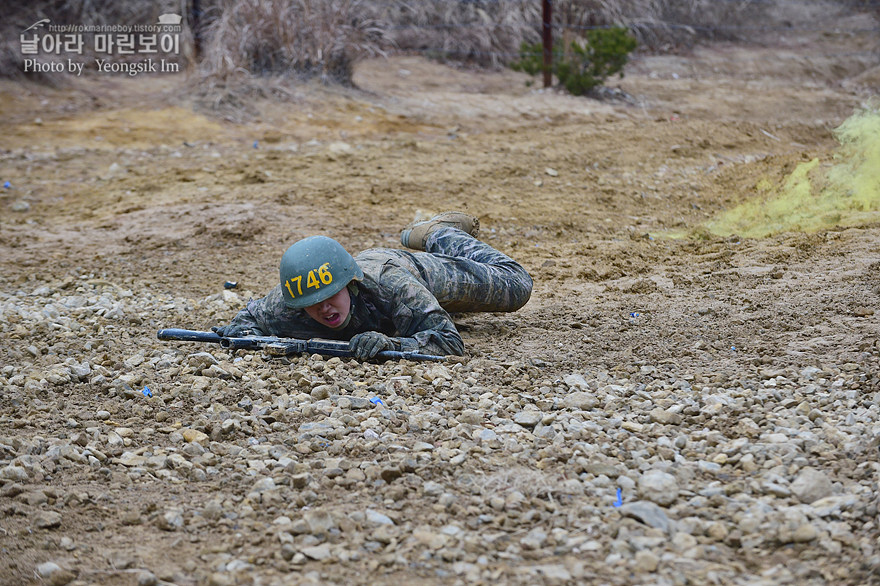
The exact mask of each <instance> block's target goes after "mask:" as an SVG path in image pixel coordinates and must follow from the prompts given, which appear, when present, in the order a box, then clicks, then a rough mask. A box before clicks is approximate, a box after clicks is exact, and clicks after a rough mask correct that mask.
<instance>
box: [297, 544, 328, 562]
mask: <svg viewBox="0 0 880 586" xmlns="http://www.w3.org/2000/svg"><path fill="white" fill-rule="evenodd" d="M301 551H302V553H303V555H305V556H306V557H307V558H309V559H313V560H315V561H319V562H320V561H323V560H326V559H328V558H329V557H330V544H329V543H322V544H321V545H315V546H312V547H304V548H302V550H301Z"/></svg>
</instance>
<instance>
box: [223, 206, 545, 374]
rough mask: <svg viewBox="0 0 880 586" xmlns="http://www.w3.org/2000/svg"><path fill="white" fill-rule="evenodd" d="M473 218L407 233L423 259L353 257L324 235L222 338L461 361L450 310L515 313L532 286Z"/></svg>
mask: <svg viewBox="0 0 880 586" xmlns="http://www.w3.org/2000/svg"><path fill="white" fill-rule="evenodd" d="M479 225H480V223H479V220H478V219H477V218H475V217H472V216H469V215H467V214H464V213H461V212H444V213H442V214H438V215H436V216H434V217H433V218H431V219H430V220H425V221H422V222H416V223H413V224H410V225H409V226H407V227H406V228H405V229H404V230H403V232H401V234H400V242H401V243H402V244H403V245H404V246H406V247H408V248H412V249H416V250H420V251H424V252H408V251H404V250H393V249H388V248H373V249H369V250H365V251H364V252H361V253H360V254H358V255H357V256H356V257H352V256H351V255H350V254H349V253H348V252H346V251H345V249H344V248H343V247H342V245H340V244H339V243H338V242H336V241H335V240H333V239H332V238H328V237H326V236H310V237H308V238H305V239H303V240H300V241H299V242H296V243H295V244H293V245H292V246H291V247H290V248H288V249H287V251H286V252H285V253H284V255H283V256H282V257H281V268H280V273H281V283H280V284H279V285H278V286H277V287H275V288H274V289H272V291H270V292H269V294H268V295H266V296H265V297H263V298H262V299H257V300H251V301H249V302H248V304H247V307H246V308H245V309H242V310H241V311H240V312H239V313H238V315H236V316H235V318H234V319H233V320H232V322H231V323H230V324H229V325H226V326H219V327H214V328H212V329H213V331H215V332H217V333H218V334H220V335H221V336H228V337H241V336H278V337H288V338H326V339H331V340H350V342H349V348H350V349H351V351H352V353H353V354H354V355H355V357H357V358H358V359H361V360H365V359H368V358H372V357H374V356H376V354H377V353H378V352H380V351H382V350H397V351H402V352H420V353H426V354H455V355H462V354H464V343H463V342H462V339H461V336H460V335H459V333H458V330H456V329H455V325H454V324H453V322H452V318H451V317H450V316H449V313H448V312H471V311H516V310H517V309H519V308H520V307H522V306H523V305H525V304H526V302H527V301H528V300H529V296H530V295H531V293H532V278H531V277H530V276H529V274H528V273H527V272H526V271H525V269H524V268H523V267H522V266H520V265H519V264H518V263H517V262H515V261H514V260H513V259H511V258H509V257H507V256H505V255H504V254H501V253H500V252H498V251H497V250H495V249H494V248H492V247H491V246H489V245H488V244H486V243H484V242H481V241H479V240H477V238H476V236H477V233H478V232H479Z"/></svg>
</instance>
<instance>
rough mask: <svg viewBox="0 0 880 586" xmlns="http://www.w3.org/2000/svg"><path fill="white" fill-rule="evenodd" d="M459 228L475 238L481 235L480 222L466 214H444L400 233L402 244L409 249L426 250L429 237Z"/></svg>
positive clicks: (412, 225) (415, 223) (411, 225)
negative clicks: (441, 231) (447, 229)
mask: <svg viewBox="0 0 880 586" xmlns="http://www.w3.org/2000/svg"><path fill="white" fill-rule="evenodd" d="M447 227H449V228H458V229H459V230H462V231H464V232H467V233H468V234H470V235H471V236H473V237H476V236H477V234H479V233H480V220H479V219H478V218H475V217H474V216H471V215H468V214H465V213H464V212H443V213H441V214H437V215H436V216H434V217H433V218H431V219H430V220H422V221H421V222H413V223H412V224H410V225H409V226H407V227H406V228H404V230H403V232H401V233H400V243H401V244H403V245H404V246H406V247H407V248H414V249H416V250H425V243H426V242H427V241H428V236H430V235H431V233H432V232H434V231H435V230H439V229H440V228H447Z"/></svg>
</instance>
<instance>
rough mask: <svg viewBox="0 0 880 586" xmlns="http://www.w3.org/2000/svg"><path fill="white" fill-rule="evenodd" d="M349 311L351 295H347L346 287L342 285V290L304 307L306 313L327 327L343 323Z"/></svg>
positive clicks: (339, 325) (338, 325) (336, 326)
mask: <svg viewBox="0 0 880 586" xmlns="http://www.w3.org/2000/svg"><path fill="white" fill-rule="evenodd" d="M349 311H351V297H349V295H348V287H343V289H342V291H340V292H339V293H337V294H336V295H334V296H333V297H330V298H329V299H325V300H324V301H322V302H321V303H316V304H314V305H310V306H308V307H306V313H307V314H308V316H309V317H310V318H312V319H313V320H315V321H316V322H318V323H319V324H321V325H324V326H327V327H328V328H338V327H341V326H342V325H344V324H345V320H346V319H347V318H348V312H349Z"/></svg>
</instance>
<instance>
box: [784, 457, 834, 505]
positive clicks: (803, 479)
mask: <svg viewBox="0 0 880 586" xmlns="http://www.w3.org/2000/svg"><path fill="white" fill-rule="evenodd" d="M831 491H832V486H831V480H829V479H828V477H827V476H825V473H823V472H822V471H820V470H816V469H815V468H811V467H809V466H807V467H806V468H804V469H803V470H801V472H800V474H798V475H797V478H795V479H794V482H792V483H791V492H792V494H794V495H795V496H796V497H797V498H798V500H800V501H801V502H802V503H806V504H810V503H813V502H815V501H817V500H819V499H823V498H825V497H827V496H831Z"/></svg>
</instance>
